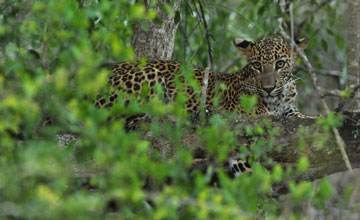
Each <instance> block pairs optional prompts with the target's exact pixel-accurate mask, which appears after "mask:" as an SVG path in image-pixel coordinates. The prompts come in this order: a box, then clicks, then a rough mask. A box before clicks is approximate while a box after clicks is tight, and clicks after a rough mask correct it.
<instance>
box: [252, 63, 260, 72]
mask: <svg viewBox="0 0 360 220" xmlns="http://www.w3.org/2000/svg"><path fill="white" fill-rule="evenodd" d="M252 65H253V67H254V68H255V69H258V70H260V69H261V63H260V62H254V63H252Z"/></svg>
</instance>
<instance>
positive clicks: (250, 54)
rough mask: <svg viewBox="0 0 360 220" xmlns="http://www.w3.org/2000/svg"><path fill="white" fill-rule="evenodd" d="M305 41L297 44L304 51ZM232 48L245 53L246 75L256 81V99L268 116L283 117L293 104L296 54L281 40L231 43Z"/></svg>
mask: <svg viewBox="0 0 360 220" xmlns="http://www.w3.org/2000/svg"><path fill="white" fill-rule="evenodd" d="M308 41H309V40H308V39H306V38H304V39H300V40H298V41H297V42H296V43H297V45H298V46H299V47H300V48H301V49H305V48H306V46H307V43H308ZM233 42H234V44H235V46H236V47H237V48H238V49H239V50H240V51H241V52H243V53H244V55H245V57H246V59H247V61H248V69H249V72H251V73H253V75H254V77H255V79H256V80H254V81H255V82H254V84H256V86H255V87H256V91H257V95H258V96H259V97H261V98H262V99H263V101H264V102H265V103H266V105H267V107H268V110H269V113H270V114H273V115H282V114H283V113H284V111H285V110H286V108H287V107H288V106H291V107H294V105H295V104H294V103H295V102H296V100H295V99H296V95H297V92H296V85H295V80H294V75H293V70H294V66H295V63H296V60H297V54H296V53H295V52H293V51H292V50H291V47H290V45H289V44H288V43H287V42H286V41H285V40H284V39H282V38H263V39H259V40H256V41H254V42H249V41H246V40H243V39H240V38H235V39H234V41H233Z"/></svg>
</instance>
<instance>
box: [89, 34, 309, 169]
mask: <svg viewBox="0 0 360 220" xmlns="http://www.w3.org/2000/svg"><path fill="white" fill-rule="evenodd" d="M308 42H309V40H308V39H307V38H303V39H300V40H297V41H296V44H297V46H298V47H299V48H300V49H302V50H304V49H305V48H306V46H307V44H308ZM233 44H234V45H235V47H236V48H237V49H238V50H239V51H241V52H242V53H243V55H245V57H246V59H247V62H248V64H247V65H246V66H245V67H244V68H243V69H242V70H239V71H237V72H234V73H220V72H213V71H209V75H208V86H207V91H206V109H213V108H214V103H213V98H214V97H215V95H220V97H221V100H220V103H219V106H218V108H219V109H220V110H225V111H228V112H234V111H235V112H238V113H243V112H244V111H243V109H242V108H241V103H240V96H241V95H255V96H257V104H256V106H255V109H254V113H255V114H256V115H274V116H285V117H290V116H296V117H305V116H304V115H303V114H301V113H300V112H299V111H298V110H297V107H296V96H297V90H296V83H295V79H294V68H295V64H296V60H297V54H296V53H295V52H294V51H291V46H290V45H289V44H288V43H287V41H285V40H284V39H283V38H276V37H269V38H262V39H259V40H256V41H247V40H244V39H240V38H235V39H234V40H233ZM180 67H181V63H180V62H176V61H163V60H150V61H148V62H146V64H144V65H143V64H140V62H138V61H136V62H122V63H119V64H114V65H111V67H110V68H111V71H112V75H111V76H110V77H109V78H108V82H109V84H110V85H111V86H113V87H115V88H116V89H118V90H119V91H122V92H123V93H127V94H135V95H139V94H140V93H141V91H142V87H143V86H144V85H147V87H148V88H149V89H148V91H149V92H148V94H147V98H151V97H153V96H154V95H155V86H156V85H157V84H159V85H160V86H161V87H162V89H163V93H164V101H165V102H172V101H173V100H174V98H175V96H176V94H177V93H178V89H177V88H176V84H175V79H176V76H177V75H178V74H180V75H181V71H180ZM206 71H208V70H206V69H202V68H199V67H194V68H193V74H194V77H195V79H196V80H197V81H198V83H199V85H200V86H202V85H203V81H204V76H205V72H206ZM178 76H179V75H178ZM220 83H223V84H225V86H226V88H225V89H223V90H218V89H215V88H216V85H217V84H220ZM216 91H217V92H219V93H220V94H216ZM185 92H186V94H187V96H188V100H187V101H186V103H185V109H186V110H187V111H188V112H190V113H196V112H198V111H199V110H200V102H201V101H200V96H199V95H196V94H195V93H196V92H195V90H194V89H193V88H191V87H187V88H186V89H185ZM119 98H121V97H119V95H118V93H116V92H114V93H112V94H110V95H109V96H108V97H98V98H97V99H96V101H95V105H96V106H97V107H99V108H103V107H110V106H112V105H113V104H114V103H115V102H116V101H117V100H118V99H119ZM143 118H144V115H134V116H128V117H127V118H126V122H125V129H126V130H132V129H135V128H137V126H138V124H139V123H140V122H141V121H142V120H143ZM229 165H230V166H231V167H232V169H233V173H234V175H235V176H237V175H238V174H240V173H242V172H244V171H247V172H248V171H249V170H250V166H249V165H248V164H247V163H246V162H245V161H243V160H240V159H236V158H234V159H232V160H229Z"/></svg>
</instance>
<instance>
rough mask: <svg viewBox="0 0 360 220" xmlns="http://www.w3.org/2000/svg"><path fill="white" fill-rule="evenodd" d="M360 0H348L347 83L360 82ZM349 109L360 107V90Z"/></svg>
mask: <svg viewBox="0 0 360 220" xmlns="http://www.w3.org/2000/svg"><path fill="white" fill-rule="evenodd" d="M359 11H360V0H350V1H349V2H348V9H347V14H348V16H349V26H348V51H347V58H348V69H347V73H348V75H347V85H352V84H359V83H360V71H359V70H360V66H359V62H360V56H359V52H360V50H359V49H360V21H359V19H360V16H359ZM348 109H349V110H356V109H360V91H357V92H356V93H355V96H354V98H353V101H352V102H351V103H350V105H349V106H348Z"/></svg>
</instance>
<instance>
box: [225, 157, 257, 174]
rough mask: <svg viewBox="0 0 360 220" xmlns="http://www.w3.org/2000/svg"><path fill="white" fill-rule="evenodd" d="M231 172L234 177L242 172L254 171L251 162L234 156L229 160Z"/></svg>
mask: <svg viewBox="0 0 360 220" xmlns="http://www.w3.org/2000/svg"><path fill="white" fill-rule="evenodd" d="M228 162H229V166H230V168H231V172H232V174H233V176H234V178H236V177H238V176H240V175H241V174H242V173H244V172H246V173H252V169H251V166H250V164H249V163H248V162H247V161H246V160H241V159H240V158H238V157H232V158H230V159H229V160H228Z"/></svg>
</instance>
